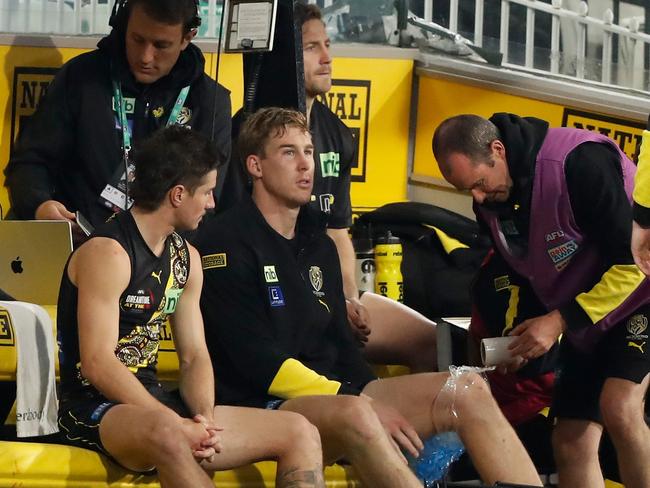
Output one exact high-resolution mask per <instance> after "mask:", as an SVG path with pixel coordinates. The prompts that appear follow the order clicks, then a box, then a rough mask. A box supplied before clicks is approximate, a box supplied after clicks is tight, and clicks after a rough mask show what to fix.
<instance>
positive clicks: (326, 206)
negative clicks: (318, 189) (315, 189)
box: [318, 193, 334, 214]
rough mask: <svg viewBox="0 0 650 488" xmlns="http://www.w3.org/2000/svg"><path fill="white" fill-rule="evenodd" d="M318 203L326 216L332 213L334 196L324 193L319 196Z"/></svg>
mask: <svg viewBox="0 0 650 488" xmlns="http://www.w3.org/2000/svg"><path fill="white" fill-rule="evenodd" d="M318 203H319V205H320V211H321V212H325V213H326V214H328V213H331V211H332V205H334V195H332V194H331V193H323V194H322V195H318Z"/></svg>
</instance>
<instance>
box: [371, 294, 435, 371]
mask: <svg viewBox="0 0 650 488" xmlns="http://www.w3.org/2000/svg"><path fill="white" fill-rule="evenodd" d="M361 303H362V304H363V305H365V307H366V309H367V310H368V313H369V315H370V326H371V333H370V335H369V336H368V343H367V344H366V346H365V349H364V354H365V356H366V359H368V361H370V362H372V363H380V364H403V365H405V366H408V367H409V368H410V369H411V371H412V372H414V373H420V372H425V371H436V369H437V360H436V325H435V323H433V322H432V321H431V320H429V319H428V318H426V317H425V316H424V315H422V314H421V313H419V312H416V311H415V310H413V309H412V308H409V307H407V306H405V305H402V304H401V303H399V302H396V301H395V300H391V299H389V298H386V297H383V296H381V295H377V294H375V293H368V292H366V293H364V294H363V295H362V296H361Z"/></svg>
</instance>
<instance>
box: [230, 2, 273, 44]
mask: <svg viewBox="0 0 650 488" xmlns="http://www.w3.org/2000/svg"><path fill="white" fill-rule="evenodd" d="M272 8H273V5H272V4H270V3H268V2H256V3H241V4H239V12H238V16H237V40H238V41H241V40H242V39H251V40H253V41H255V40H264V41H266V40H267V39H268V38H269V27H270V25H271V9H272Z"/></svg>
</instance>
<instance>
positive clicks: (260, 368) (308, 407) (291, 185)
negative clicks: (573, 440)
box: [197, 108, 541, 488]
mask: <svg viewBox="0 0 650 488" xmlns="http://www.w3.org/2000/svg"><path fill="white" fill-rule="evenodd" d="M239 146H240V147H239V149H240V154H241V156H242V160H243V161H245V163H246V169H247V171H248V172H249V174H250V176H251V178H252V180H253V192H252V198H251V197H246V199H245V200H244V201H243V202H242V203H241V204H240V205H238V206H236V207H233V208H231V209H229V210H228V211H226V212H224V213H222V214H221V215H219V216H217V218H215V219H214V220H212V221H211V222H206V224H205V225H204V226H203V228H202V230H201V235H200V236H199V237H198V240H197V247H198V249H199V252H200V253H201V255H202V260H203V268H204V272H205V283H204V287H203V292H202V297H201V308H202V311H203V315H204V317H205V328H206V339H207V342H208V348H209V350H210V355H211V357H212V358H213V361H214V362H215V372H216V374H217V378H218V380H219V384H220V385H221V386H220V388H219V390H218V391H217V394H218V398H219V401H224V402H226V403H232V404H237V405H249V406H260V407H262V406H264V407H266V408H275V409H279V410H280V411H292V412H297V413H301V414H302V415H304V416H305V417H306V418H307V419H308V420H309V421H310V422H312V423H313V424H314V425H316V426H317V427H318V429H319V431H320V433H321V437H322V439H323V451H324V456H325V459H326V461H327V462H334V461H336V460H338V459H340V458H343V457H344V458H345V459H347V460H348V461H350V462H351V463H352V465H353V466H355V468H356V471H357V473H358V475H359V477H360V478H361V480H362V481H363V483H364V486H372V487H373V488H395V487H400V488H409V487H421V486H422V485H421V484H420V482H419V481H418V480H417V479H416V478H415V476H414V475H413V473H411V472H410V471H409V469H408V467H407V466H406V464H405V463H404V462H403V458H401V452H400V449H399V448H403V449H405V450H408V451H410V452H411V453H412V454H414V455H416V456H417V455H418V452H419V450H420V449H421V448H422V442H421V440H420V439H421V437H428V436H430V435H432V434H433V433H434V432H436V431H442V430H448V429H453V430H457V431H458V433H459V435H460V437H461V438H462V439H463V442H464V443H465V446H466V447H467V449H468V451H469V453H470V456H471V457H472V459H473V461H474V463H475V465H476V467H477V469H478V471H479V472H480V473H481V476H482V477H483V479H484V480H485V481H486V482H488V483H489V484H493V483H494V482H496V481H509V482H513V483H528V484H531V485H534V486H541V483H540V480H539V478H538V476H537V473H536V472H535V469H534V466H533V465H532V462H531V461H530V459H529V458H528V456H527V454H526V452H525V450H524V449H523V446H522V445H521V443H520V442H519V440H518V439H517V437H516V435H515V433H514V432H513V430H512V429H511V427H510V426H509V425H508V423H507V421H506V419H505V418H504V417H503V415H502V414H501V412H500V411H499V408H498V406H497V405H496V403H495V401H494V399H493V398H492V396H491V395H490V393H489V389H488V387H487V385H486V383H485V382H484V381H483V379H482V378H480V377H478V376H476V375H475V374H472V373H468V374H466V375H461V376H460V377H459V378H457V382H456V383H455V387H453V388H451V387H450V388H449V389H445V388H444V386H445V383H446V382H447V380H448V379H449V375H448V374H446V373H422V374H416V375H410V376H402V377H398V378H385V379H382V380H377V379H375V377H374V375H373V374H372V372H371V371H370V369H369V367H368V365H367V364H366V363H365V361H364V359H363V357H362V356H361V351H360V349H359V348H358V346H357V344H356V342H355V340H354V337H353V333H352V330H351V329H350V327H349V325H348V323H347V313H346V307H345V301H344V300H345V297H344V295H343V282H342V278H341V271H340V265H339V260H338V253H337V248H336V245H335V244H334V242H332V240H331V238H330V237H329V236H328V235H327V234H326V233H325V232H323V231H322V230H320V225H319V223H318V222H317V220H318V218H319V216H320V215H321V213H320V212H316V214H315V215H314V214H313V211H312V210H311V209H310V208H309V206H304V207H303V205H305V204H306V203H307V202H309V200H310V196H311V194H312V184H313V181H314V158H313V151H314V147H313V145H312V140H311V136H310V134H309V128H308V126H307V121H306V118H305V117H304V115H302V114H300V113H298V112H294V111H291V110H286V109H279V108H269V109H263V110H260V111H259V112H257V113H256V114H254V115H252V116H251V117H250V118H249V119H248V120H247V121H246V123H245V124H244V125H243V127H242V130H241V132H240V135H239ZM301 208H302V209H301ZM314 219H316V221H314ZM398 446H399V447H398Z"/></svg>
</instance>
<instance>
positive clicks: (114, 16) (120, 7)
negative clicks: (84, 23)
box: [108, 0, 201, 29]
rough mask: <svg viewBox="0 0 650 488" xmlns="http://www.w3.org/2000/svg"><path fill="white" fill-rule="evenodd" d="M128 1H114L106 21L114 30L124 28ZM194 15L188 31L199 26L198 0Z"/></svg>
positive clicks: (197, 0)
mask: <svg viewBox="0 0 650 488" xmlns="http://www.w3.org/2000/svg"><path fill="white" fill-rule="evenodd" d="M129 3H130V2H129V0H115V4H114V5H113V10H112V11H111V17H110V18H109V19H108V25H110V26H111V27H113V28H114V29H115V28H117V27H124V28H125V27H126V21H127V18H128V12H129ZM194 7H195V13H194V17H192V20H191V21H190V24H189V26H188V27H189V28H190V29H198V28H199V26H200V25H201V14H200V10H199V0H194Z"/></svg>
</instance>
